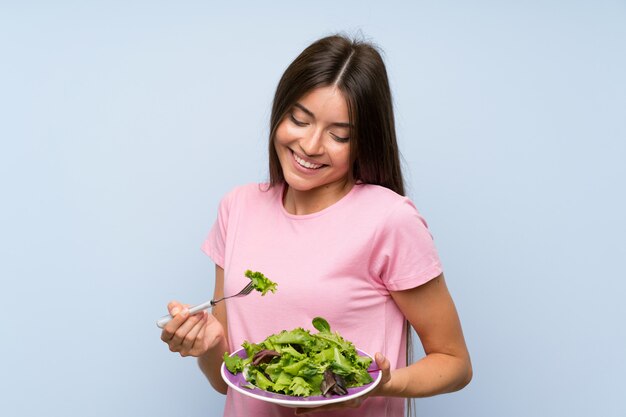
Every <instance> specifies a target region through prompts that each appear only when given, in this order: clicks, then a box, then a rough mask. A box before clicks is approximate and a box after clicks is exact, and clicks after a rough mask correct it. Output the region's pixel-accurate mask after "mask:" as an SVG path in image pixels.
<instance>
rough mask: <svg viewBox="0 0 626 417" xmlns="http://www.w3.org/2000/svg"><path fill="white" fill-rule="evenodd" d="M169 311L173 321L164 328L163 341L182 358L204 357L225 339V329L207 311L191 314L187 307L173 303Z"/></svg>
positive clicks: (169, 306) (169, 305) (168, 306)
mask: <svg viewBox="0 0 626 417" xmlns="http://www.w3.org/2000/svg"><path fill="white" fill-rule="evenodd" d="M167 309H168V310H169V312H170V314H171V315H172V317H173V319H172V320H170V322H169V323H167V324H166V325H165V327H163V331H162V332H161V340H163V341H164V342H165V343H167V345H168V346H169V348H170V350H171V351H172V352H178V353H180V356H196V357H199V356H203V355H205V354H206V353H207V352H209V351H210V350H211V349H212V348H214V347H216V346H218V345H219V344H220V342H221V341H223V340H224V339H225V332H224V328H223V327H222V325H221V324H220V322H219V321H218V320H217V319H216V318H215V317H214V316H213V314H211V313H208V312H207V311H202V312H201V313H196V314H193V315H190V314H189V308H188V306H187V305H183V304H181V303H179V302H177V301H172V302H170V303H169V304H168V305H167Z"/></svg>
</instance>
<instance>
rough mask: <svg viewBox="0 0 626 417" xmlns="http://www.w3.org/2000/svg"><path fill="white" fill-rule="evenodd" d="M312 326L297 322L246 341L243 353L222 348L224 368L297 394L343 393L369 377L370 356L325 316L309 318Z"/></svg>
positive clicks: (260, 385)
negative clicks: (361, 352) (258, 340)
mask: <svg viewBox="0 0 626 417" xmlns="http://www.w3.org/2000/svg"><path fill="white" fill-rule="evenodd" d="M313 327H315V328H316V329H317V330H318V333H311V332H310V331H308V330H305V329H303V328H300V327H299V328H296V329H293V330H291V331H286V330H283V331H282V332H280V333H277V334H273V335H271V336H269V337H268V338H266V339H265V340H264V341H262V342H261V343H257V344H255V343H250V342H248V341H244V342H243V344H242V346H243V348H244V350H245V351H246V356H247V357H246V358H245V359H243V358H240V357H239V356H237V355H235V356H233V357H231V356H229V355H228V353H224V363H225V365H226V368H227V369H228V370H229V371H230V372H231V373H232V374H237V373H239V372H243V373H244V376H245V378H246V380H247V381H248V382H250V383H251V384H253V385H254V386H255V387H258V388H260V389H263V390H266V391H271V392H276V393H280V394H286V395H292V396H299V397H308V396H312V395H324V396H327V397H330V396H332V395H345V394H347V392H348V391H347V388H350V387H359V386H362V385H365V384H368V383H370V382H372V381H373V379H372V377H371V376H370V374H369V373H368V372H367V368H368V367H369V366H370V364H371V362H372V359H371V358H369V357H364V356H359V355H358V353H357V351H356V348H355V347H354V345H353V344H352V343H351V342H349V341H347V340H345V339H344V338H343V337H341V335H340V334H339V333H338V332H334V333H333V332H331V330H330V325H329V324H328V322H327V321H326V320H325V319H324V318H322V317H316V318H315V319H313Z"/></svg>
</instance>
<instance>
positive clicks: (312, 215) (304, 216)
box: [277, 182, 362, 220]
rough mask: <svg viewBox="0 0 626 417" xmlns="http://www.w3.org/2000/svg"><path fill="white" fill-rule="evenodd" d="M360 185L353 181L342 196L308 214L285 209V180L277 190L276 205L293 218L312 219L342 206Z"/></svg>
mask: <svg viewBox="0 0 626 417" xmlns="http://www.w3.org/2000/svg"><path fill="white" fill-rule="evenodd" d="M359 185H362V183H360V182H357V183H355V184H354V185H353V186H352V188H351V189H350V191H348V192H347V193H346V195H344V196H343V197H341V198H340V199H339V200H337V201H335V202H334V203H333V204H331V205H330V206H328V207H326V208H323V209H322V210H320V211H316V212H315V213H309V214H291V213H289V212H288V211H287V209H286V208H285V205H284V204H283V194H284V193H285V187H286V186H287V183H286V182H283V184H282V186H281V187H280V192H278V193H277V194H278V199H277V202H278V205H279V207H280V210H281V211H282V213H283V214H284V215H285V216H286V217H288V218H290V219H293V220H307V219H313V218H315V217H319V216H323V215H324V214H326V213H329V212H331V211H333V210H336V209H338V208H339V207H341V206H343V205H344V204H345V203H346V201H348V200H349V198H350V196H351V195H352V194H354V192H355V190H356V189H357V186H359Z"/></svg>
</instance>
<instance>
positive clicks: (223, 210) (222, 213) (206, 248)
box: [201, 193, 232, 268]
mask: <svg viewBox="0 0 626 417" xmlns="http://www.w3.org/2000/svg"><path fill="white" fill-rule="evenodd" d="M231 194H232V193H229V194H227V195H226V196H225V197H224V198H222V200H221V201H220V204H219V207H218V211H217V219H215V223H213V227H212V228H211V230H210V231H209V235H208V236H207V238H206V240H205V241H204V243H203V244H202V247H201V249H202V252H204V253H205V254H207V255H208V256H209V258H211V259H212V260H213V262H215V263H216V264H217V265H218V266H220V267H222V268H224V256H225V252H226V236H227V230H228V218H229V212H230V200H231V198H230V197H231Z"/></svg>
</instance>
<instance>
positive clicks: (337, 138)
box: [331, 133, 350, 143]
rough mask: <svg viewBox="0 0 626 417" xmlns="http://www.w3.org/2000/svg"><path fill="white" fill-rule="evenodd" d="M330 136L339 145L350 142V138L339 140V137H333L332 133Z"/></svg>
mask: <svg viewBox="0 0 626 417" xmlns="http://www.w3.org/2000/svg"><path fill="white" fill-rule="evenodd" d="M331 136H332V137H333V139H335V140H336V141H337V142H339V143H347V142H348V141H349V140H350V138H340V137H339V136H335V135H333V134H332V133H331Z"/></svg>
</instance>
